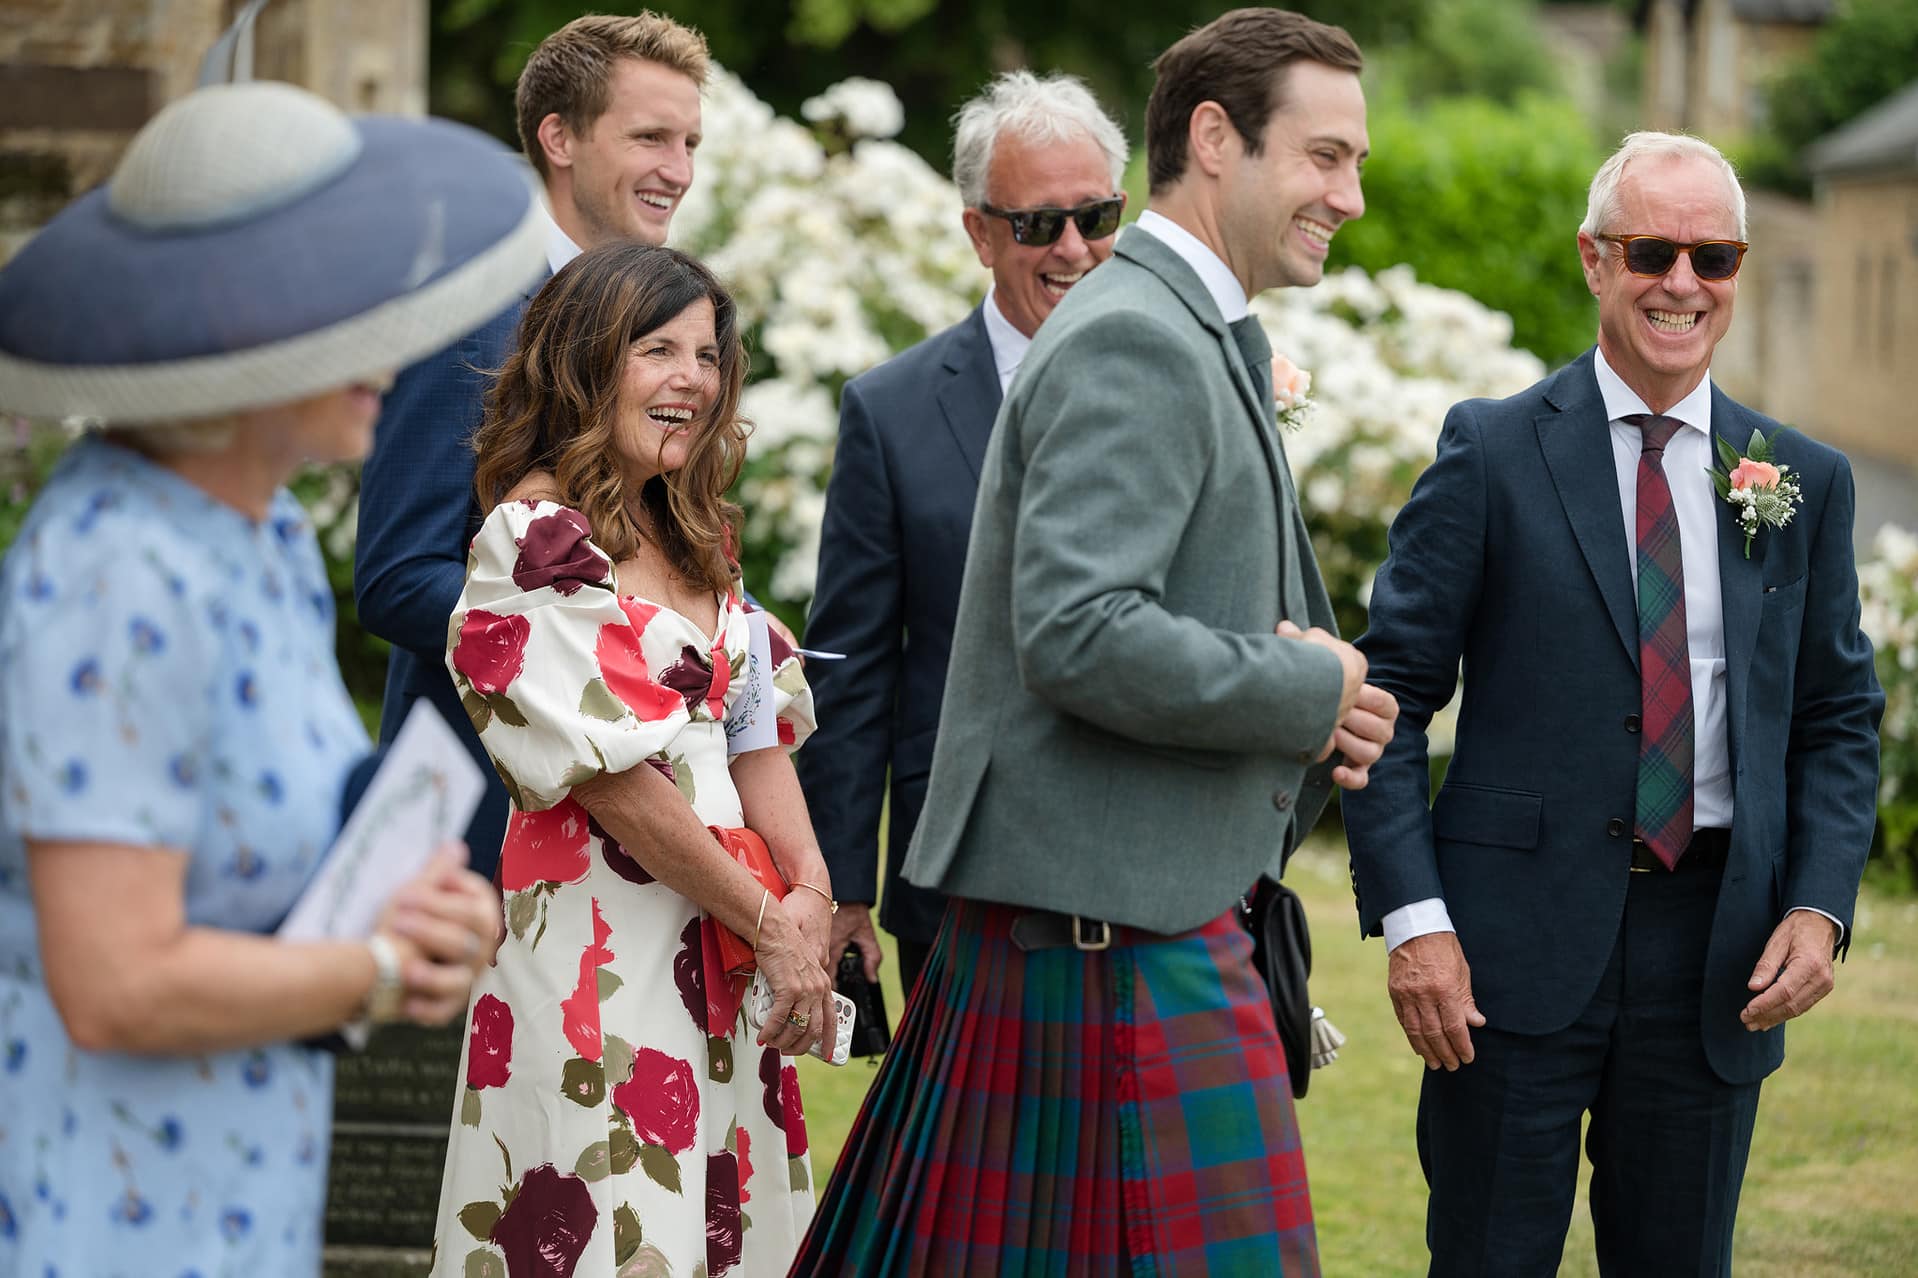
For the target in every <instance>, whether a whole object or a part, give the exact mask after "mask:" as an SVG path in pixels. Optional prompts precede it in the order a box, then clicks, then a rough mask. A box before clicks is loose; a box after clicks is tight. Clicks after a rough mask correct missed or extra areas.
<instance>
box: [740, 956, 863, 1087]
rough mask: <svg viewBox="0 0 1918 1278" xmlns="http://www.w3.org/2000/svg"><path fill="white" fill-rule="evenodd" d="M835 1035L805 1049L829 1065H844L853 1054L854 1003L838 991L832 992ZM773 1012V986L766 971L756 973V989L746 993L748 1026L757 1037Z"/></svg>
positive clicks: (754, 978)
mask: <svg viewBox="0 0 1918 1278" xmlns="http://www.w3.org/2000/svg"><path fill="white" fill-rule="evenodd" d="M832 1007H833V1012H834V1016H833V1032H832V1033H830V1034H827V1035H825V1036H823V1037H822V1038H821V1039H820V1040H819V1041H818V1042H816V1043H814V1044H813V1045H812V1046H811V1047H809V1048H807V1049H806V1052H807V1054H808V1055H810V1056H817V1057H818V1058H819V1059H820V1060H822V1061H824V1062H826V1064H828V1065H844V1064H845V1063H846V1062H847V1060H849V1059H850V1058H851V1055H852V1024H853V1018H854V1016H855V1015H857V1013H856V1011H855V1010H854V1008H853V1005H852V1000H851V999H849V998H847V997H846V996H845V995H844V994H841V993H839V992H838V991H834V992H833V996H832ZM772 1010H773V987H772V986H771V985H770V984H768V983H767V981H766V974H765V973H764V972H755V973H753V987H752V989H751V990H749V991H748V992H747V994H746V1025H747V1028H749V1029H751V1030H752V1031H753V1033H755V1034H757V1033H758V1032H759V1031H760V1029H761V1027H763V1026H764V1025H765V1024H766V1017H767V1016H769V1015H771V1013H772Z"/></svg>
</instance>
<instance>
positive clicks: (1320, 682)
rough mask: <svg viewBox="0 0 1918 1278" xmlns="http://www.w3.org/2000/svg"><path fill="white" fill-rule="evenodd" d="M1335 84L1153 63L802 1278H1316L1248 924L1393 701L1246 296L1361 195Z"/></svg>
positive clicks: (1329, 43)
mask: <svg viewBox="0 0 1918 1278" xmlns="http://www.w3.org/2000/svg"><path fill="white" fill-rule="evenodd" d="M1328 47H1335V48H1337V50H1338V52H1337V54H1336V57H1337V61H1336V62H1326V61H1323V60H1321V58H1320V57H1318V56H1317V55H1316V54H1315V52H1314V50H1315V49H1324V48H1328ZM1248 59H1250V62H1251V64H1252V65H1253V66H1254V67H1255V68H1262V70H1263V74H1262V76H1254V77H1253V78H1254V79H1256V80H1260V81H1261V82H1262V87H1261V88H1260V89H1259V91H1258V92H1257V93H1256V94H1245V95H1236V94H1234V92H1233V89H1234V86H1236V85H1240V84H1242V83H1244V82H1245V80H1246V67H1247V65H1248ZM1357 64H1358V50H1357V49H1356V47H1354V46H1353V45H1352V42H1351V40H1350V38H1349V37H1347V36H1346V35H1345V34H1344V33H1343V32H1341V31H1338V30H1337V29H1336V28H1332V27H1326V26H1323V25H1321V24H1319V23H1316V22H1312V21H1311V20H1310V19H1307V18H1303V17H1301V16H1299V15H1297V14H1293V13H1286V12H1283V11H1281V10H1276V9H1258V10H1241V11H1237V12H1235V13H1231V14H1228V15H1226V16H1225V17H1223V18H1221V19H1219V20H1218V21H1216V22H1214V23H1213V24H1211V25H1210V26H1207V27H1204V28H1202V29H1200V30H1199V31H1197V32H1194V33H1193V34H1192V35H1190V36H1188V37H1187V38H1186V39H1185V40H1183V41H1181V42H1180V43H1179V44H1178V45H1175V46H1174V47H1173V48H1172V50H1170V51H1168V53H1167V54H1166V55H1165V57H1164V58H1162V59H1161V60H1160V62H1159V70H1160V80H1159V84H1158V86H1157V87H1156V88H1155V89H1154V90H1153V102H1152V104H1151V106H1149V107H1148V109H1147V118H1148V119H1149V120H1153V121H1156V122H1159V123H1160V124H1161V126H1162V127H1161V128H1160V129H1159V130H1157V132H1156V135H1155V136H1156V138H1157V141H1154V140H1152V138H1151V137H1149V138H1148V143H1147V145H1148V148H1157V147H1165V148H1169V149H1170V150H1171V151H1174V152H1177V153H1178V154H1177V156H1176V159H1168V158H1166V157H1162V156H1161V155H1159V154H1158V153H1157V152H1156V150H1154V151H1151V152H1150V154H1149V158H1150V161H1151V163H1152V164H1153V165H1154V166H1155V167H1154V171H1155V172H1157V173H1158V174H1159V181H1157V182H1156V183H1155V186H1154V190H1153V192H1152V199H1151V202H1150V206H1149V207H1148V209H1147V211H1146V212H1145V214H1144V215H1143V216H1142V217H1141V218H1140V219H1139V222H1138V224H1137V225H1135V226H1133V227H1130V228H1128V229H1127V230H1126V231H1124V232H1123V233H1122V234H1121V235H1120V237H1119V240H1118V243H1117V244H1116V245H1115V247H1114V249H1113V252H1112V256H1111V258H1110V259H1109V260H1107V261H1106V263H1105V264H1104V265H1102V266H1100V267H1099V268H1098V269H1097V270H1095V271H1092V272H1091V273H1090V274H1088V275H1087V276H1086V277H1085V278H1084V279H1083V280H1080V281H1078V282H1077V283H1075V284H1074V285H1073V286H1072V289H1071V291H1070V292H1068V293H1067V294H1066V295H1065V296H1064V297H1063V298H1062V299H1061V300H1060V301H1059V302H1058V304H1057V305H1056V306H1055V307H1053V308H1052V311H1051V314H1050V315H1049V316H1047V318H1046V321H1045V323H1044V324H1043V325H1042V326H1041V327H1040V328H1039V330H1038V333H1037V335H1036V336H1035V338H1034V340H1033V342H1032V345H1031V347H1030V349H1028V350H1027V351H1026V352H1025V354H1024V357H1023V358H1022V360H1021V361H1020V364H1019V371H1018V373H1017V374H1016V375H1015V376H1014V377H1013V379H1012V382H1011V385H1010V386H1009V387H1008V388H1007V390H1006V397H1005V402H1004V404H1003V406H1002V407H1001V408H1000V410H999V417H998V420H997V421H996V423H995V424H994V426H993V429H992V439H991V442H990V444H988V446H987V448H986V452H985V457H984V459H983V461H982V463H981V466H980V476H979V499H978V504H977V506H976V508H975V510H974V515H973V523H972V534H971V542H970V544H969V546H968V548H967V551H966V568H965V578H964V584H963V586H962V587H961V591H960V599H959V611H958V617H957V622H956V626H955V630H954V634H953V641H952V659H951V664H950V667H949V670H948V675H947V682H946V694H945V701H944V704H943V706H942V709H941V712H940V720H939V734H938V740H937V742H936V744H935V745H934V747H933V760H932V776H931V780H930V782H929V784H928V787H927V792H926V800H925V807H924V810H923V812H922V813H921V816H920V819H919V828H918V832H917V834H916V835H915V837H914V839H913V843H912V849H911V852H910V853H909V855H908V856H907V859H906V867H905V873H906V878H907V879H908V880H909V881H911V882H912V883H914V884H917V885H918V886H921V887H927V888H936V889H938V890H939V891H942V892H945V893H947V894H948V895H949V896H950V897H951V898H952V903H951V905H950V906H949V907H948V908H947V911H946V915H945V922H944V924H943V925H942V927H941V929H940V932H939V937H938V940H937V941H936V942H935V943H934V945H933V949H932V953H931V955H930V956H929V957H928V959H927V960H926V966H925V969H924V971H923V972H922V974H921V975H920V978H919V985H918V988H917V990H916V991H915V993H914V994H913V997H912V999H911V1001H910V1002H909V1003H908V1004H907V1007H906V1011H905V1015H904V1016H903V1017H902V1019H901V1023H900V1027H899V1034H898V1037H897V1039H896V1040H895V1042H894V1045H893V1049H892V1051H891V1052H890V1053H889V1054H888V1056H887V1057H886V1061H885V1063H884V1064H883V1065H882V1066H881V1067H880V1072H879V1077H878V1079H877V1080H876V1081H875V1083H874V1087H873V1093H872V1095H871V1096H870V1097H869V1098H868V1100H867V1102H866V1106H865V1108H864V1110H862V1112H861V1114H860V1117H859V1121H858V1124H857V1125H856V1126H855V1128H854V1130H853V1132H852V1135H851V1137H850V1138H849V1140H848V1142H847V1146H846V1150H845V1153H844V1154H843V1155H842V1156H841V1158H840V1161H839V1167H838V1170H836V1171H835V1172H834V1174H833V1179H832V1182H831V1185H830V1186H829V1187H828V1189H827V1191H826V1197H825V1199H824V1200H823V1201H822V1203H821V1204H820V1209H819V1215H818V1217H817V1219H816V1221H815V1223H814V1226H813V1231H812V1233H811V1235H809V1237H808V1238H807V1241H806V1244H805V1245H804V1247H803V1248H802V1249H801V1252H800V1257H799V1261H798V1263H797V1266H796V1269H795V1272H796V1273H800V1274H828V1273H831V1274H879V1273H886V1274H895V1273H929V1274H961V1273H963V1274H966V1275H968V1276H969V1278H992V1275H996V1274H1027V1273H1035V1272H1037V1273H1075V1274H1088V1275H1104V1274H1119V1273H1136V1272H1145V1271H1148V1270H1149V1271H1151V1272H1155V1273H1165V1274H1204V1273H1211V1274H1247V1275H1252V1274H1257V1275H1268V1274H1283V1275H1287V1278H1299V1276H1300V1275H1312V1274H1316V1273H1317V1272H1318V1244H1317V1241H1316V1238H1315V1235H1314V1232H1313V1223H1312V1209H1311V1199H1310V1194H1309V1193H1308V1191H1307V1187H1306V1181H1305V1163H1304V1155H1303V1153H1302V1151H1301V1149H1300V1144H1299V1132H1298V1125H1297V1121H1296V1118H1295V1115H1294V1113H1293V1109H1292V1090H1291V1086H1290V1077H1289V1073H1288V1068H1287V1061H1286V1059H1285V1054H1284V1050H1283V1048H1282V1047H1281V1045H1280V1042H1279V1037H1278V1033H1277V1030H1276V1029H1275V1027H1274V1023H1273V1014H1272V1003H1271V1000H1270V997H1269V995H1268V993H1267V991H1266V989H1265V987H1264V985H1263V983H1262V982H1261V981H1260V978H1259V975H1258V973H1257V972H1256V971H1255V970H1254V969H1253V966H1252V941H1251V938H1250V937H1249V936H1248V935H1247V933H1246V930H1245V928H1244V927H1243V926H1242V925H1241V924H1240V922H1239V918H1238V913H1239V912H1238V908H1237V906H1238V902H1239V898H1240V895H1241V894H1242V893H1244V892H1245V891H1247V890H1248V889H1250V888H1251V887H1253V885H1254V884H1255V883H1256V882H1257V881H1258V880H1259V879H1260V877H1261V876H1262V875H1272V876H1276V875H1277V874H1278V873H1279V870H1280V867H1281V864H1282V862H1283V860H1284V858H1285V856H1286V855H1287V854H1288V853H1289V852H1290V851H1291V849H1292V848H1293V847H1294V846H1296V845H1297V843H1298V841H1299V840H1300V839H1302V838H1303V837H1304V836H1305V834H1306V832H1307V831H1308V830H1309V829H1311V827H1312V825H1313V823H1314V822H1315V821H1316V820H1317V819H1318V816H1319V813H1320V812H1321V810H1323V808H1324V806H1325V801H1326V798H1327V796H1328V795H1329V794H1330V792H1331V790H1332V788H1333V786H1335V785H1339V786H1346V787H1357V786H1362V785H1364V784H1365V780H1366V768H1367V766H1368V764H1369V762H1370V761H1371V760H1374V759H1376V758H1377V757H1378V756H1379V752H1380V749H1381V747H1382V745H1383V743H1384V741H1385V740H1388V739H1389V738H1390V736H1391V732H1392V720H1393V718H1394V717H1395V715H1396V714H1397V709H1396V707H1395V706H1394V705H1393V704H1392V701H1391V698H1390V697H1389V696H1387V695H1385V694H1384V693H1382V692H1380V691H1379V690H1378V689H1376V688H1373V687H1370V686H1369V685H1367V684H1366V682H1365V663H1364V659H1363V658H1362V657H1360V656H1359V654H1358V651H1357V650H1356V649H1355V648H1353V647H1352V646H1351V645H1350V644H1347V643H1343V642H1341V641H1340V640H1339V639H1338V638H1337V637H1336V636H1335V635H1334V634H1332V633H1331V629H1332V627H1333V625H1334V622H1333V618H1332V607H1331V603H1330V601H1329V600H1328V599H1327V598H1326V594H1325V587H1324V584H1323V581H1322V579H1321V578H1320V576H1319V572H1318V566H1317V564H1316V563H1315V562H1314V560H1313V557H1312V546H1311V541H1310V538H1309V537H1308V536H1307V534H1306V531H1305V525H1304V522H1303V520H1302V518H1301V516H1300V512H1299V508H1298V498H1297V495H1296V493H1295V492H1294V490H1293V486H1292V482H1291V471H1290V468H1289V466H1288V464H1287V462H1286V459H1285V452H1284V447H1283V445H1282V443H1281V442H1280V440H1279V437H1278V432H1277V422H1276V418H1275V414H1274V408H1273V399H1272V385H1271V382H1270V380H1269V377H1270V372H1271V358H1272V351H1271V347H1270V345H1269V344H1268V343H1267V341H1266V338H1265V335H1264V333H1263V331H1262V330H1261V329H1260V328H1259V325H1258V320H1257V319H1256V318H1253V317H1251V316H1250V315H1249V314H1248V299H1249V297H1250V296H1252V295H1253V294H1256V293H1258V292H1260V291H1261V290H1263V289H1266V288H1271V287H1275V286H1284V285H1309V284H1312V283H1315V282H1317V279H1318V276H1319V272H1320V270H1321V267H1322V264H1323V262H1324V257H1325V252H1326V241H1327V240H1328V239H1329V238H1330V236H1331V235H1332V233H1333V232H1334V231H1335V230H1336V229H1337V227H1338V226H1339V225H1340V224H1341V223H1343V222H1344V221H1346V220H1348V219H1350V218H1353V217H1357V216H1358V215H1359V214H1360V213H1361V212H1362V211H1363V210H1364V200H1363V198H1362V197H1361V195H1360V193H1359V164H1360V162H1361V161H1362V160H1363V158H1364V156H1365V154H1366V151H1367V149H1368V145H1369V144H1368V141H1367V137H1366V129H1365V96H1364V94H1363V92H1362V91H1361V90H1360V87H1359V79H1358V75H1357V74H1356V70H1355V68H1356V67H1357ZM1187 81H1190V84H1187V83H1186V82H1187ZM1221 96H1224V97H1227V98H1231V99H1233V100H1234V101H1237V102H1240V103H1242V105H1240V106H1239V107H1237V108H1236V109H1237V110H1238V111H1239V113H1240V120H1243V121H1244V122H1243V123H1240V122H1239V121H1237V120H1235V119H1234V116H1233V113H1232V111H1231V110H1228V109H1227V108H1226V107H1225V106H1224V105H1223V104H1222V103H1221V101H1220V97H1221ZM1173 99H1180V100H1186V99H1189V100H1191V102H1192V105H1191V106H1190V107H1189V108H1180V107H1170V106H1168V105H1167V103H1168V102H1170V101H1172V100H1173ZM1181 110H1183V111H1184V115H1183V118H1177V117H1178V116H1179V112H1180V111H1181ZM1168 116H1170V117H1173V118H1176V119H1177V124H1176V127H1174V126H1173V125H1171V124H1168V123H1167V119H1168ZM1335 748H1336V749H1337V750H1339V751H1340V752H1341V755H1342V760H1341V762H1339V764H1338V765H1337V766H1334V765H1333V761H1332V759H1331V757H1330V756H1331V753H1332V751H1333V750H1334V749H1335Z"/></svg>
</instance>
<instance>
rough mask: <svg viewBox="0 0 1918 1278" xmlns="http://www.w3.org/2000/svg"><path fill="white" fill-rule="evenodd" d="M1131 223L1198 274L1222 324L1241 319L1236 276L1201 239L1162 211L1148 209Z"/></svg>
mask: <svg viewBox="0 0 1918 1278" xmlns="http://www.w3.org/2000/svg"><path fill="white" fill-rule="evenodd" d="M1133 225H1134V226H1137V227H1138V228H1139V229H1140V230H1141V231H1144V232H1146V233H1147V234H1148V235H1150V236H1152V238H1154V239H1156V240H1158V241H1159V242H1160V243H1162V244H1164V245H1165V246H1166V247H1167V248H1169V249H1171V250H1172V251H1173V252H1174V253H1177V254H1178V255H1179V257H1180V258H1181V259H1182V260H1183V261H1184V262H1185V264H1186V265H1187V266H1189V267H1191V268H1192V269H1193V271H1195V272H1196V273H1197V274H1198V277H1199V282H1200V283H1201V284H1203V285H1205V291H1206V292H1208V293H1210V294H1211V295H1212V300H1213V302H1214V303H1216V304H1217V305H1218V308H1219V315H1220V316H1221V317H1222V318H1223V319H1224V320H1225V322H1226V323H1228V324H1234V323H1237V322H1238V321H1239V320H1242V319H1244V318H1245V316H1246V310H1247V308H1246V301H1245V290H1244V289H1243V288H1241V287H1239V277H1238V276H1236V275H1234V274H1233V273H1232V268H1231V267H1229V266H1227V265H1226V264H1225V263H1224V261H1222V260H1221V259H1220V257H1219V255H1218V254H1217V253H1214V252H1213V251H1212V250H1211V249H1210V248H1208V247H1207V246H1206V243H1205V241H1204V240H1201V239H1200V238H1199V237H1198V236H1196V235H1194V234H1193V233H1192V232H1190V231H1188V230H1186V229H1185V228H1184V227H1183V226H1180V225H1179V224H1178V223H1177V222H1174V221H1173V220H1172V219H1171V218H1169V217H1167V216H1165V215H1164V214H1163V213H1155V212H1154V211H1153V210H1151V209H1147V210H1146V211H1145V212H1143V213H1141V214H1139V220H1138V221H1137V222H1135V223H1133Z"/></svg>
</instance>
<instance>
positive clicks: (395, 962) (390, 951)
mask: <svg viewBox="0 0 1918 1278" xmlns="http://www.w3.org/2000/svg"><path fill="white" fill-rule="evenodd" d="M366 949H367V953H369V954H371V955H372V956H373V987H372V988H371V989H369V990H367V991H366V1001H365V1002H363V1003H361V1004H360V1014H359V1016H358V1017H356V1018H355V1019H357V1020H358V1021H360V1022H361V1023H363V1024H367V1025H384V1024H386V1023H388V1022H389V1021H397V1020H399V1019H400V1003H401V1001H402V999H403V998H404V996H405V993H406V990H405V987H404V986H403V985H402V984H401V983H400V951H399V947H398V946H396V945H394V944H393V938H392V937H390V936H388V935H387V934H386V933H384V932H375V933H374V934H373V935H372V936H369V937H367V938H366Z"/></svg>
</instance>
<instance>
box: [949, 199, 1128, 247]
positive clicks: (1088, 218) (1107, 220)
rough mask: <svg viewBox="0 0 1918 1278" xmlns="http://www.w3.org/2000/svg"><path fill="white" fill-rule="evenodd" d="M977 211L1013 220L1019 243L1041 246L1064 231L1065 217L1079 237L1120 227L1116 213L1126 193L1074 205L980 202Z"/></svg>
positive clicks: (1099, 234)
mask: <svg viewBox="0 0 1918 1278" xmlns="http://www.w3.org/2000/svg"><path fill="white" fill-rule="evenodd" d="M979 211H980V212H981V213H985V214H988V215H990V216H992V217H1002V218H1004V219H1005V220H1006V221H1008V222H1010V223H1012V238H1013V239H1014V240H1016V241H1018V242H1019V243H1021V244H1029V245H1031V246H1032V247H1034V248H1043V247H1045V246H1046V245H1048V244H1052V243H1055V242H1057V240H1058V238H1059V237H1060V236H1061V235H1064V234H1065V233H1066V219H1067V218H1071V219H1072V224H1073V225H1074V226H1077V227H1078V228H1079V238H1080V239H1082V240H1103V239H1104V238H1106V236H1108V235H1110V234H1112V233H1113V232H1114V231H1116V230H1118V229H1119V217H1120V215H1121V214H1123V213H1124V212H1125V196H1123V195H1114V196H1109V197H1107V198H1106V199H1103V200H1093V201H1091V202H1090V203H1088V204H1081V205H1080V206H1079V207H1078V208H1076V209H995V208H993V207H992V205H990V204H981V205H980V206H979Z"/></svg>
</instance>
